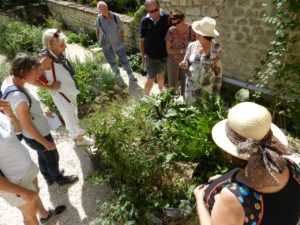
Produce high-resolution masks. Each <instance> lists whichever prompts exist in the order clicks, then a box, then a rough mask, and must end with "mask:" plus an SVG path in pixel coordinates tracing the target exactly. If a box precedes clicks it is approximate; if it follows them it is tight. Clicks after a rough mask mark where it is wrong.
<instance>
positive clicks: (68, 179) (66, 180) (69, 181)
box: [56, 175, 78, 185]
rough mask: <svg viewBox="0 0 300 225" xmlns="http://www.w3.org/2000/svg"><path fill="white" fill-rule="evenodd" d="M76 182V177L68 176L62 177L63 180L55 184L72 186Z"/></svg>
mask: <svg viewBox="0 0 300 225" xmlns="http://www.w3.org/2000/svg"><path fill="white" fill-rule="evenodd" d="M76 181H78V177H77V176H75V175H70V176H63V178H62V179H60V180H57V181H56V183H57V184H58V185H65V184H73V183H75V182H76Z"/></svg>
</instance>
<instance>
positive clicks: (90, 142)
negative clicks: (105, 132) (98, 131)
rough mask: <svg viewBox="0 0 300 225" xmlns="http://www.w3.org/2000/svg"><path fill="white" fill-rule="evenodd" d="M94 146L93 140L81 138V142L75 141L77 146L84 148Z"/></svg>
mask: <svg viewBox="0 0 300 225" xmlns="http://www.w3.org/2000/svg"><path fill="white" fill-rule="evenodd" d="M94 144H95V140H93V139H92V138H89V137H83V139H82V140H81V141H76V145H77V146H85V145H88V146H91V145H94Z"/></svg>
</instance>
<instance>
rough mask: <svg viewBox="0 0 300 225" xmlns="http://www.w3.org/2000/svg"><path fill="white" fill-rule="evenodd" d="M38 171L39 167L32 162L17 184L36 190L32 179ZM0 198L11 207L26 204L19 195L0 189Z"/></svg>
mask: <svg viewBox="0 0 300 225" xmlns="http://www.w3.org/2000/svg"><path fill="white" fill-rule="evenodd" d="M38 173H39V168H38V167H37V166H36V165H35V164H34V163H32V164H31V167H30V169H29V170H28V171H27V173H26V174H25V176H24V177H23V178H22V179H21V180H20V181H19V182H18V183H17V184H18V185H20V186H21V187H23V188H26V189H28V190H32V191H36V187H35V186H34V184H33V182H32V181H33V180H34V179H35V178H36V177H37V175H38ZM0 198H3V199H4V200H5V201H6V202H7V203H9V204H10V205H11V206H13V207H18V206H22V205H24V204H26V202H25V201H24V200H23V199H22V198H21V197H18V196H17V195H16V194H12V193H9V192H5V191H0Z"/></svg>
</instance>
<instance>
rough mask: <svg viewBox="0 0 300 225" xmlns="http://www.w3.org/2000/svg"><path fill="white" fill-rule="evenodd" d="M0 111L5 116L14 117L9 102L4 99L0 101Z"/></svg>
mask: <svg viewBox="0 0 300 225" xmlns="http://www.w3.org/2000/svg"><path fill="white" fill-rule="evenodd" d="M0 110H1V111H3V112H4V113H5V115H6V116H8V117H12V116H13V115H14V113H13V111H12V109H11V106H10V102H9V101H7V100H4V99H0Z"/></svg>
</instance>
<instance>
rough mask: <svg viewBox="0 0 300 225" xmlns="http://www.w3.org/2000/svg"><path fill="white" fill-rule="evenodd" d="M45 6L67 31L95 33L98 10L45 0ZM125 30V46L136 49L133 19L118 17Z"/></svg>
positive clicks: (70, 3) (71, 3)
mask: <svg viewBox="0 0 300 225" xmlns="http://www.w3.org/2000/svg"><path fill="white" fill-rule="evenodd" d="M47 5H48V7H49V9H50V12H51V13H52V14H53V16H54V18H56V19H58V20H60V21H62V22H63V23H64V24H66V25H67V26H68V28H69V29H71V30H73V31H75V32H79V31H80V30H81V31H84V32H88V33H95V21H96V19H97V15H98V13H99V12H98V10H97V9H96V8H91V7H88V6H83V5H80V4H76V3H73V2H67V1H55V0H47ZM119 16H120V19H121V20H122V21H123V25H124V30H125V46H126V47H127V49H128V50H135V49H136V41H135V35H134V34H135V32H133V31H132V29H133V28H132V27H133V26H132V21H133V18H132V17H129V16H126V15H119Z"/></svg>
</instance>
